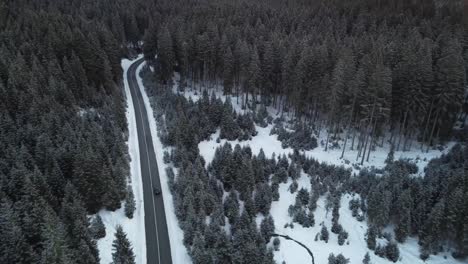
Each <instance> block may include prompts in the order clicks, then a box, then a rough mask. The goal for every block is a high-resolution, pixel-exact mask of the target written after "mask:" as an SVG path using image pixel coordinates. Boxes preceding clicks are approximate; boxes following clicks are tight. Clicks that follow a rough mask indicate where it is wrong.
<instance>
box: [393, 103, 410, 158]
mask: <svg viewBox="0 0 468 264" xmlns="http://www.w3.org/2000/svg"><path fill="white" fill-rule="evenodd" d="M407 117H408V110H406V111H405V116H404V117H403V124H402V126H401V127H400V131H399V133H398V145H397V149H396V150H397V151H398V150H400V143H401V136H402V134H403V135H404V134H405V133H406V130H405V124H406V118H407Z"/></svg>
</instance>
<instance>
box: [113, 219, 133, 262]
mask: <svg viewBox="0 0 468 264" xmlns="http://www.w3.org/2000/svg"><path fill="white" fill-rule="evenodd" d="M112 251H113V252H112V264H134V263H135V254H134V253H133V249H132V245H131V244H130V241H128V238H127V234H125V232H124V231H123V229H122V227H121V226H117V229H116V231H115V239H114V242H112Z"/></svg>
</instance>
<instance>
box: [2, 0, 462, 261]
mask: <svg viewBox="0 0 468 264" xmlns="http://www.w3.org/2000/svg"><path fill="white" fill-rule="evenodd" d="M462 5H463V3H462V1H443V0H434V1H427V0H413V1H407V0H391V1H380V0H354V1H345V0H312V1H303V0H255V1H247V0H234V1H227V0H201V1H193V0H132V1H124V0H71V1H64V0H5V1H1V2H0V238H1V239H0V263H8V264H9V263H15V264H16V263H25V264H29V263H44V264H45V263H47V264H49V263H77V264H78V263H80V264H81V263H82V264H93V263H99V254H98V250H97V247H96V239H98V238H101V237H103V235H104V234H105V230H103V224H102V220H101V219H100V218H99V217H98V218H94V219H93V221H92V223H90V221H89V218H88V216H89V215H92V214H95V213H96V212H98V211H99V210H100V209H108V210H116V209H117V208H120V207H121V206H122V201H123V200H125V199H126V198H127V199H128V198H129V197H133V194H132V193H131V192H129V191H128V190H129V188H128V186H127V185H128V184H129V183H128V174H129V158H128V153H127V152H128V150H127V146H126V144H125V142H126V139H127V122H126V117H125V98H124V95H123V93H122V69H121V66H120V60H121V58H122V57H132V56H133V55H135V54H136V53H138V52H140V51H141V52H143V53H144V55H145V58H146V59H147V60H148V61H149V62H150V63H152V64H153V66H154V67H155V73H156V74H152V73H150V71H146V73H145V74H146V75H145V80H146V83H147V85H148V87H149V92H150V93H152V95H157V96H156V97H155V100H156V101H155V102H157V103H156V104H155V110H156V115H157V119H158V123H159V124H160V126H159V128H160V131H159V135H160V136H161V138H162V139H163V143H164V144H165V145H167V146H172V147H174V148H173V152H172V153H167V157H166V160H167V162H168V163H170V164H171V166H173V167H174V168H173V169H170V170H168V175H169V176H172V177H171V179H172V183H171V186H170V187H171V191H172V192H173V194H174V204H175V206H176V211H177V213H178V214H177V217H178V219H179V222H180V226H181V227H182V229H183V231H184V243H185V245H186V247H187V248H188V249H189V252H190V255H191V257H192V259H193V262H194V263H273V253H272V249H270V248H268V247H267V246H266V242H268V241H269V240H270V238H271V235H272V232H273V230H274V225H275V223H274V222H273V219H272V218H271V216H269V210H270V206H271V203H272V201H274V200H277V199H278V198H279V193H278V186H279V184H280V183H283V182H285V180H287V179H288V177H290V178H291V179H292V180H293V184H291V186H290V191H291V192H292V193H296V192H297V198H296V201H295V203H294V205H292V206H291V207H290V210H289V212H288V213H289V214H290V215H291V217H293V220H294V223H297V224H300V225H303V226H313V225H315V224H316V223H315V221H314V210H315V208H316V201H317V199H318V197H320V196H326V197H327V198H326V199H327V201H328V202H327V206H328V207H329V209H330V210H331V211H332V213H333V228H332V230H330V232H332V233H335V234H338V235H339V237H340V238H341V240H340V241H341V242H339V243H344V241H345V240H346V238H347V236H348V234H347V230H343V228H341V227H340V224H339V221H340V220H339V213H338V209H339V206H340V204H339V197H341V196H342V195H343V194H344V193H357V194H359V197H360V198H359V199H356V200H354V201H353V202H352V203H350V205H349V207H350V209H351V210H353V212H354V211H355V212H356V214H355V215H356V217H357V218H359V219H361V220H360V221H363V220H364V219H366V220H367V221H368V223H369V227H370V228H369V232H368V235H367V245H368V247H369V249H370V250H375V252H376V254H377V255H380V256H382V257H386V258H388V259H390V260H392V261H395V260H398V247H396V246H395V245H396V243H397V242H403V241H404V240H405V239H406V238H407V237H408V236H416V235H417V236H418V238H419V243H420V245H421V258H423V259H426V258H429V257H430V255H431V254H437V253H438V252H440V251H441V250H442V249H443V248H444V247H445V248H447V247H450V249H451V250H452V252H453V255H454V256H455V257H457V258H463V257H465V256H467V255H468V224H467V223H468V206H467V204H466V201H467V199H468V179H467V177H468V172H467V168H468V147H467V146H466V143H461V144H459V145H456V146H455V147H454V148H453V150H452V151H451V152H450V154H447V155H444V156H442V157H441V158H439V159H436V160H433V161H432V162H431V163H430V164H429V166H428V168H427V169H426V171H425V176H424V177H421V178H414V177H412V174H413V173H414V165H413V164H410V163H408V162H406V161H400V160H393V158H392V157H391V153H390V155H389V159H388V161H387V166H386V167H385V168H384V169H383V170H362V171H361V173H360V174H359V175H355V176H353V175H351V172H350V171H349V170H346V169H344V168H343V167H337V166H333V165H327V164H321V163H319V162H317V161H315V160H314V159H313V158H311V157H305V156H304V155H302V154H300V151H299V150H301V149H312V148H315V147H317V142H316V138H314V135H317V133H321V132H322V133H323V132H325V133H327V142H326V144H325V147H326V148H328V146H329V144H328V141H338V140H341V141H343V147H342V149H343V153H344V152H345V151H346V150H347V149H350V148H351V149H359V150H360V151H359V157H358V158H359V161H360V163H361V164H362V163H363V162H364V161H365V160H366V159H368V158H369V155H370V152H371V151H372V150H373V149H374V146H376V145H379V144H383V142H390V143H391V144H392V145H393V146H394V149H395V150H410V149H414V148H418V149H419V148H420V149H421V150H423V151H427V150H429V149H430V148H433V147H437V145H438V144H439V143H442V142H446V141H447V140H452V139H455V140H458V141H464V140H466V136H467V135H468V128H467V126H466V121H467V119H468V104H467V99H466V97H467V95H466V76H467V61H468V31H467V22H466V15H465V16H463V13H462V10H463V8H462ZM156 55H157V59H156V58H155V56H156ZM174 72H177V73H178V74H179V75H180V81H179V89H180V90H181V91H183V90H184V89H185V88H186V87H187V86H191V87H196V89H198V90H199V91H200V94H204V97H203V100H201V101H198V102H196V103H195V102H192V101H190V100H187V99H185V98H184V97H183V96H179V95H176V94H173V93H172V91H171V90H170V89H169V88H170V86H169V85H168V84H170V83H171V82H172V80H173V78H172V77H173V74H174ZM219 87H222V89H223V91H224V93H225V95H228V96H229V95H233V96H236V95H237V97H236V98H237V99H236V100H240V102H241V103H242V105H243V107H244V108H245V109H250V110H252V113H248V114H242V115H241V114H236V113H234V112H233V109H232V106H231V105H230V103H229V101H227V102H224V103H223V102H222V101H220V100H218V99H217V98H215V97H214V96H212V95H211V93H209V91H207V90H208V89H207V88H216V89H217V88H219ZM464 98H465V99H464ZM267 106H268V107H274V108H275V109H276V111H277V112H278V113H279V114H281V115H284V116H288V117H289V118H295V119H296V120H297V121H300V122H297V123H295V124H294V127H295V129H294V132H289V131H290V130H289V129H288V130H286V129H285V128H284V127H282V123H281V120H278V121H277V123H276V124H277V126H276V129H275V131H272V132H273V133H277V134H278V135H279V136H280V138H281V140H282V141H283V144H285V146H291V147H292V148H294V149H296V150H297V151H296V152H295V153H294V155H291V156H289V157H286V156H280V157H266V156H265V155H264V154H262V153H260V154H258V155H253V154H252V152H251V150H250V149H249V148H248V147H244V148H241V147H239V146H231V145H229V144H226V145H224V146H223V147H222V148H219V149H217V150H216V155H215V159H214V161H213V162H212V163H210V164H205V161H204V160H203V158H202V157H201V156H200V153H199V151H198V148H197V144H198V143H199V142H200V141H201V140H203V139H207V138H209V136H210V134H211V133H213V132H214V131H216V129H218V128H219V129H220V130H221V137H222V138H226V139H229V140H233V139H239V140H247V139H249V138H251V137H253V136H255V135H256V131H255V125H258V126H265V125H266V124H267V123H271V122H275V121H273V120H272V119H271V118H269V117H268V114H267V113H266V112H265V108H264V107H267ZM302 172H303V173H306V174H307V175H309V176H310V179H311V190H312V191H311V192H308V191H306V190H303V189H299V190H297V183H296V185H294V180H295V179H297V177H298V175H300V174H301V173H302ZM295 186H296V187H295ZM224 192H227V193H229V194H228V196H227V197H223V193H224ZM382 194H383V195H382ZM241 202H242V203H241ZM241 204H242V206H241ZM242 208H243V209H242ZM402 212H403V213H402ZM128 214H129V215H131V214H132V212H131V211H130V212H128ZM257 214H261V215H263V216H264V218H263V221H262V223H261V225H260V228H258V227H257V226H256V223H255V221H254V217H255V215H257ZM206 216H209V218H210V221H209V224H207V222H206V221H205V220H206ZM224 216H226V217H227V221H226V219H225V218H224ZM228 224H229V230H228V232H225V230H226V229H225V227H226V226H228ZM276 224H284V223H276ZM389 224H392V225H395V227H396V237H395V238H392V237H390V236H389V235H388V234H385V232H384V231H383V229H384V227H385V226H387V225H389ZM311 235H312V236H313V235H315V234H311ZM328 236H329V232H328V230H326V229H325V228H324V229H323V232H321V234H320V235H319V236H317V239H320V240H323V241H327V242H328ZM116 237H117V239H116V242H115V248H121V249H122V248H123V251H125V252H127V251H128V252H127V253H128V255H133V253H131V250H129V247H131V246H130V245H129V242H128V240H127V238H126V236H125V233H123V231H122V229H121V228H118V232H117V234H116ZM376 237H379V238H381V237H384V238H385V239H387V240H388V241H389V243H388V244H387V246H385V248H381V247H379V246H378V245H376V242H375V240H376ZM278 241H279V240H278ZM274 244H275V247H279V246H280V245H279V242H275V243H274ZM114 253H115V255H114V260H115V262H116V263H119V258H120V259H121V261H122V259H126V258H127V257H128V256H127V255H123V254H124V253H122V254H119V253H121V252H120V251H119V250H116V252H114ZM345 257H346V256H342V255H341V254H339V255H337V256H334V255H330V258H329V262H330V263H346V258H345Z"/></svg>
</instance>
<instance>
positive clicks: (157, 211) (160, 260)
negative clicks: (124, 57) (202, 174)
mask: <svg viewBox="0 0 468 264" xmlns="http://www.w3.org/2000/svg"><path fill="white" fill-rule="evenodd" d="M143 61H144V60H143V59H140V60H137V61H135V62H134V63H133V64H132V65H131V66H130V68H129V69H128V72H127V78H128V84H129V88H130V92H131V95H132V100H133V106H134V108H135V116H136V125H137V131H138V144H139V147H140V163H141V177H142V181H143V199H144V204H145V230H146V257H147V263H148V264H171V263H172V258H171V245H170V243H169V235H168V231H167V223H166V216H165V212H164V202H163V196H162V194H159V195H154V194H153V188H155V187H157V188H159V190H161V181H160V179H159V172H158V164H157V163H156V155H155V152H154V148H153V140H152V137H151V131H150V127H149V123H148V114H147V112H146V108H145V104H144V102H143V97H142V95H141V92H140V89H139V86H138V82H137V79H136V69H137V68H138V66H139V65H140V64H141V63H142V62H143ZM150 114H152V113H150Z"/></svg>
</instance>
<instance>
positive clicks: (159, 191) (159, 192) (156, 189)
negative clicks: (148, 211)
mask: <svg viewBox="0 0 468 264" xmlns="http://www.w3.org/2000/svg"><path fill="white" fill-rule="evenodd" d="M153 193H154V195H160V194H161V189H159V188H158V187H154V188H153Z"/></svg>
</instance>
